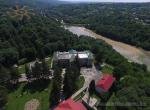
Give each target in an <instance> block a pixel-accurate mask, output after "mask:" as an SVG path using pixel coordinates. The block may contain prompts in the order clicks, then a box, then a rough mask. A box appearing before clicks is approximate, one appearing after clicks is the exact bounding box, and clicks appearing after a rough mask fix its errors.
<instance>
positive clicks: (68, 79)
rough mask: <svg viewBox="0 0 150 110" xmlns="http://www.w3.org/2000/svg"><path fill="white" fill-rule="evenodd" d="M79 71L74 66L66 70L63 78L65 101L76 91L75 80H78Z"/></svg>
mask: <svg viewBox="0 0 150 110" xmlns="http://www.w3.org/2000/svg"><path fill="white" fill-rule="evenodd" d="M79 75H80V71H79V68H78V67H77V66H76V65H72V66H70V67H68V68H67V69H66V74H65V78H64V88H63V89H64V94H65V97H66V99H67V98H69V97H70V96H71V95H72V94H73V93H75V91H76V90H77V87H78V85H77V83H76V81H77V79H78V78H79Z"/></svg>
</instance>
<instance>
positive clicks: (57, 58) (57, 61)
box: [53, 50, 93, 67]
mask: <svg viewBox="0 0 150 110" xmlns="http://www.w3.org/2000/svg"><path fill="white" fill-rule="evenodd" d="M74 62H77V63H78V64H79V66H80V67H83V66H86V67H89V66H92V63H93V54H92V53H91V52H90V51H82V52H77V51H75V50H71V51H68V52H55V53H54V57H53V65H59V66H62V67H67V66H69V65H70V64H72V63H74Z"/></svg>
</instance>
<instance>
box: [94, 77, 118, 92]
mask: <svg viewBox="0 0 150 110" xmlns="http://www.w3.org/2000/svg"><path fill="white" fill-rule="evenodd" d="M115 80H116V78H114V77H113V76H112V75H109V74H104V75H103V77H102V78H101V79H100V80H99V81H98V82H97V84H96V91H97V92H99V93H103V92H108V90H109V89H110V88H111V86H112V85H113V83H114V81H115Z"/></svg>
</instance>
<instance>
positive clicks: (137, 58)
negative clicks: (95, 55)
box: [65, 26, 150, 71]
mask: <svg viewBox="0 0 150 110" xmlns="http://www.w3.org/2000/svg"><path fill="white" fill-rule="evenodd" d="M65 29H67V30H69V31H70V32H72V33H74V34H76V35H78V36H80V35H85V36H89V37H93V38H95V39H102V40H104V41H105V42H106V43H108V44H109V45H111V46H112V47H113V48H114V49H115V50H116V51H117V52H119V53H120V54H121V55H122V56H124V57H125V58H127V59H128V60H129V61H132V62H136V63H140V64H145V65H147V67H148V70H149V71H150V51H145V50H143V49H140V48H137V47H134V46H131V45H129V44H125V43H122V42H118V41H114V40H112V39H109V38H106V37H104V36H101V35H98V34H96V33H95V32H93V31H91V30H89V29H86V28H84V27H80V26H65Z"/></svg>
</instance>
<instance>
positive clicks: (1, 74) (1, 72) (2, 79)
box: [0, 65, 11, 86]
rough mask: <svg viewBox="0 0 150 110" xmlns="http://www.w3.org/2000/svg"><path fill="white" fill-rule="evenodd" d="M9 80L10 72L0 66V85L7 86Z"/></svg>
mask: <svg viewBox="0 0 150 110" xmlns="http://www.w3.org/2000/svg"><path fill="white" fill-rule="evenodd" d="M10 79H11V75H10V72H9V71H8V70H7V69H6V68H5V67H4V66H2V65H0V85H2V86H7V84H8V83H9V81H10Z"/></svg>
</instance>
